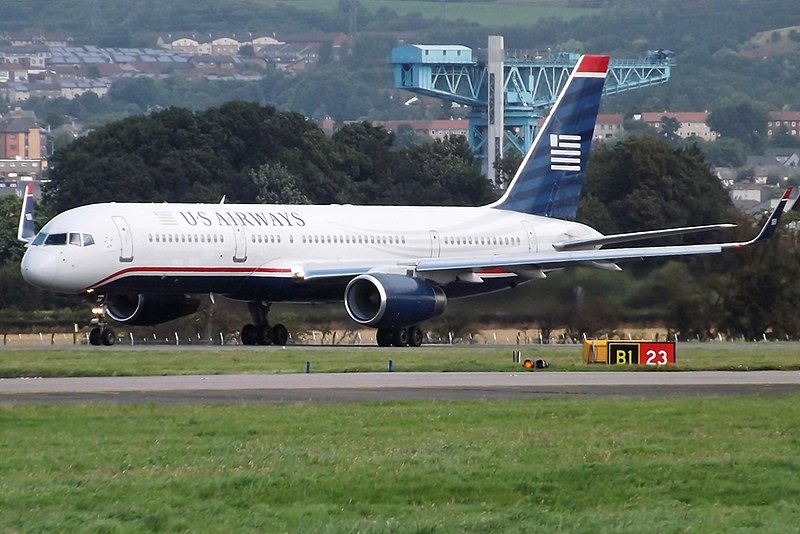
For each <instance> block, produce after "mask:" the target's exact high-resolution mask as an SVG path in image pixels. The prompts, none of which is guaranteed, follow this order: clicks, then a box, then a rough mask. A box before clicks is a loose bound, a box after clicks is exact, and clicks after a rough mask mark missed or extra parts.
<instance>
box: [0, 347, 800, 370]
mask: <svg viewBox="0 0 800 534" xmlns="http://www.w3.org/2000/svg"><path fill="white" fill-rule="evenodd" d="M514 348H516V347H492V348H485V347H475V348H449V347H422V348H419V349H411V348H405V349H379V348H368V347H361V348H351V347H334V348H321V347H297V346H295V347H287V348H285V349H282V348H274V347H267V348H257V347H217V348H210V347H203V348H197V347H194V348H193V347H168V348H152V347H147V348H129V347H113V348H111V349H109V348H104V347H96V348H76V349H60V348H47V349H42V348H31V349H16V348H13V349H12V348H5V349H1V350H0V378H15V377H39V376H41V377H55V376H147V375H186V374H229V373H301V372H305V368H306V362H310V364H311V370H312V372H367V371H370V372H377V371H386V370H387V368H388V362H389V360H390V359H391V360H392V363H393V367H394V370H395V371H397V372H407V371H515V370H519V369H520V366H519V365H517V364H514V363H512V358H511V352H512V350H513V349H514ZM520 349H521V350H522V355H523V358H544V359H546V360H548V361H549V362H550V364H551V367H550V370H556V371H575V370H581V371H585V370H593V371H611V370H613V371H622V370H642V369H645V367H638V366H629V367H621V366H605V365H594V366H589V365H586V364H584V363H583V360H582V349H581V347H580V346H578V345H570V346H563V345H561V346H547V345H544V346H529V347H520ZM677 355H678V356H677V357H678V364H677V365H676V366H674V367H670V369H672V370H708V369H720V370H756V369H795V370H796V369H800V344H798V343H786V344H783V343H736V344H718V343H708V344H679V345H678V349H677ZM650 369H652V368H650Z"/></svg>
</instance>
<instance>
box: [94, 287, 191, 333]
mask: <svg viewBox="0 0 800 534" xmlns="http://www.w3.org/2000/svg"><path fill="white" fill-rule="evenodd" d="M199 306H200V300H199V299H197V298H196V297H192V296H189V295H150V294H139V295H107V297H106V313H107V315H108V316H109V317H110V318H111V319H113V320H115V321H116V322H118V323H123V324H129V325H133V326H149V325H154V324H160V323H166V322H167V321H171V320H173V319H177V318H178V317H183V316H185V315H191V314H192V313H194V312H196V311H197V308H198V307H199Z"/></svg>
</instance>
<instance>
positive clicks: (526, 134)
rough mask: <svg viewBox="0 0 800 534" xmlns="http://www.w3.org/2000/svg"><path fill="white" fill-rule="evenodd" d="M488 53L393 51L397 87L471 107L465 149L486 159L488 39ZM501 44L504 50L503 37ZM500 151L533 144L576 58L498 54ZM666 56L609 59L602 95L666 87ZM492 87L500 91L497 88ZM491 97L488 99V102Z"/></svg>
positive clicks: (440, 48)
mask: <svg viewBox="0 0 800 534" xmlns="http://www.w3.org/2000/svg"><path fill="white" fill-rule="evenodd" d="M491 39H492V38H491V37H490V49H489V50H488V51H486V50H478V52H477V53H474V52H473V50H472V49H471V48H468V47H466V46H460V45H416V44H415V45H402V46H398V47H395V48H394V49H393V50H392V55H391V62H392V64H393V65H394V82H395V87H397V88H400V89H405V90H408V91H411V92H413V93H416V94H420V95H426V96H431V97H435V98H440V99H443V100H448V101H450V102H455V103H458V104H461V105H466V106H469V107H470V109H471V111H470V113H469V115H468V118H469V135H468V140H469V145H470V148H471V149H472V151H473V152H474V153H475V154H476V155H477V156H478V157H479V158H481V159H483V160H484V165H485V166H488V161H486V160H487V158H488V157H489V154H490V153H491V147H489V144H490V143H489V139H491V137H492V135H491V134H490V124H493V123H494V122H495V121H494V118H495V113H496V111H495V110H494V106H492V105H491V101H492V98H493V97H494V95H493V93H494V90H493V84H492V83H491V82H492V81H493V79H494V78H493V75H492V74H491V71H492V62H491V61H489V60H488V57H490V56H491V55H492V51H491V46H492V41H491ZM499 39H500V46H502V38H499ZM501 53H502V55H503V59H502V63H500V65H501V66H502V101H501V102H500V106H502V108H503V109H502V122H500V121H497V122H498V123H499V124H501V125H502V129H503V135H502V137H503V147H502V148H501V149H500V150H498V151H497V153H502V152H501V151H502V150H503V149H508V148H509V147H510V148H513V149H516V150H517V151H519V152H520V153H522V154H524V153H525V152H526V151H527V150H528V148H529V147H530V146H531V144H532V143H533V140H534V137H535V135H536V129H537V124H538V121H539V119H540V118H541V117H542V116H544V112H545V110H546V109H547V108H549V107H550V106H551V105H552V104H553V103H554V102H555V99H556V96H557V95H558V93H559V91H560V89H561V87H562V86H563V84H564V82H566V80H567V78H568V77H569V74H570V72H571V71H572V68H573V67H574V66H575V63H576V62H577V60H578V58H579V57H580V55H579V54H571V53H547V54H544V55H539V54H537V53H530V52H526V51H512V50H501ZM669 56H670V53H669V52H668V51H663V50H653V51H649V52H648V53H647V54H646V55H645V56H644V57H643V58H641V59H612V61H611V65H610V66H609V72H608V78H607V80H606V84H605V89H604V91H603V94H605V95H610V94H616V93H621V92H624V91H631V90H633V89H639V88H641V87H648V86H651V85H658V84H662V83H666V82H667V81H668V80H669V77H670V69H671V67H672V66H673V63H672V62H671V60H670V59H669ZM494 87H498V88H499V87H501V86H500V85H499V84H495V85H494ZM490 97H491V98H490Z"/></svg>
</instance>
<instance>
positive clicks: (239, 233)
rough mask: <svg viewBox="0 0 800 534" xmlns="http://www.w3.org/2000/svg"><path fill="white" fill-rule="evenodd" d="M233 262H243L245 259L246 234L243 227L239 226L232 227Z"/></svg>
mask: <svg viewBox="0 0 800 534" xmlns="http://www.w3.org/2000/svg"><path fill="white" fill-rule="evenodd" d="M233 242H234V247H235V248H234V250H233V262H234V263H244V262H246V261H247V236H246V235H245V233H244V228H241V227H239V226H236V227H234V229H233Z"/></svg>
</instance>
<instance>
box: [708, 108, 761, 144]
mask: <svg viewBox="0 0 800 534" xmlns="http://www.w3.org/2000/svg"><path fill="white" fill-rule="evenodd" d="M707 124H708V126H709V127H710V128H711V129H712V130H714V131H715V132H717V133H718V134H719V135H721V136H723V137H731V138H733V139H738V140H739V141H741V142H742V143H744V144H745V146H747V147H748V148H750V149H757V148H759V147H760V146H761V143H762V141H763V137H764V135H765V133H766V128H767V112H766V110H765V109H764V107H763V106H761V105H760V104H756V103H754V102H752V101H751V100H749V99H744V98H737V99H734V100H731V101H729V102H727V103H724V104H722V105H719V106H717V107H714V108H712V109H711V112H710V113H709V115H708V120H707Z"/></svg>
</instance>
